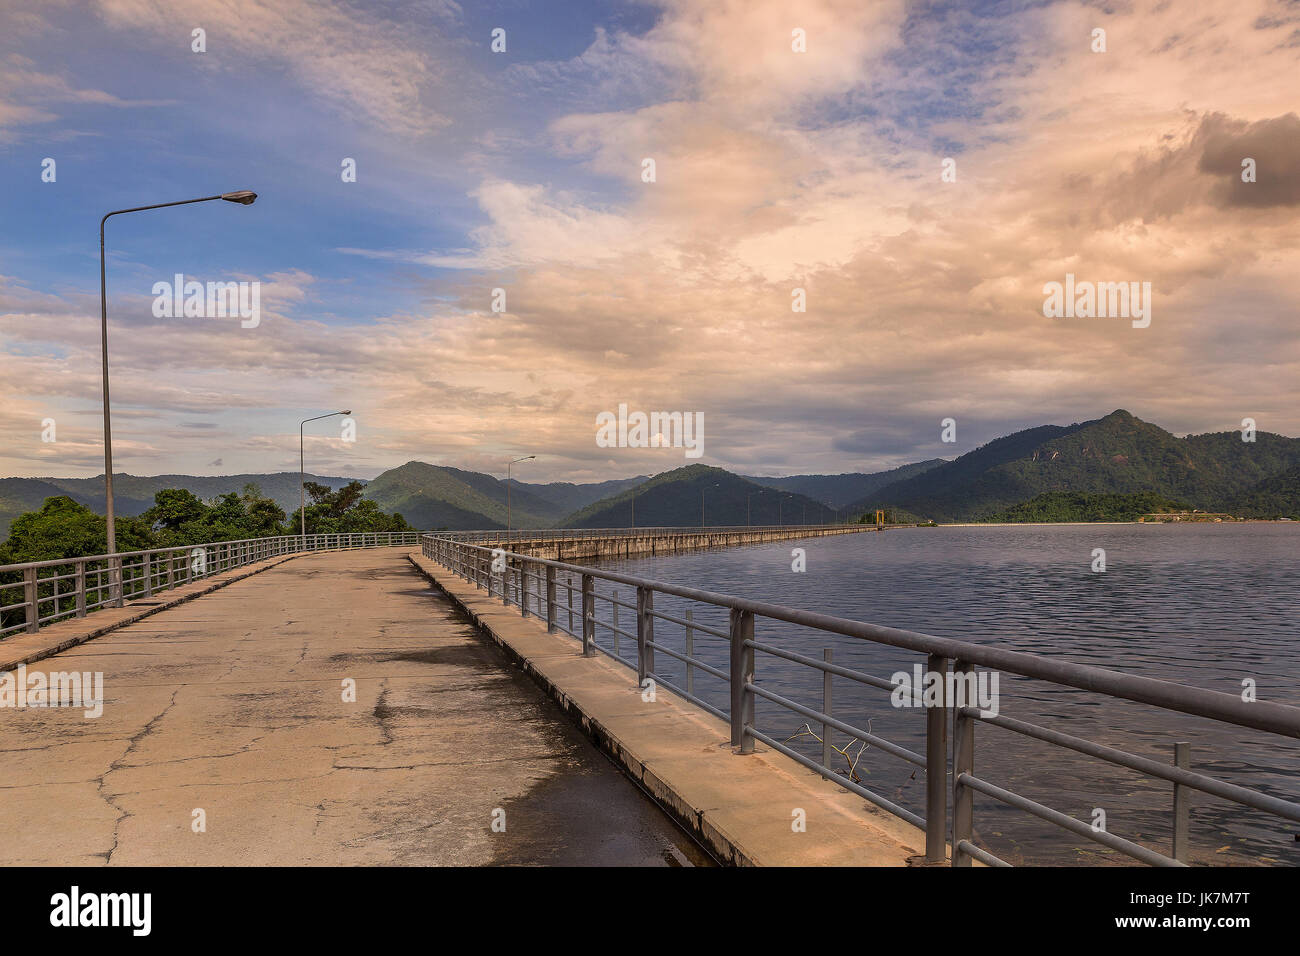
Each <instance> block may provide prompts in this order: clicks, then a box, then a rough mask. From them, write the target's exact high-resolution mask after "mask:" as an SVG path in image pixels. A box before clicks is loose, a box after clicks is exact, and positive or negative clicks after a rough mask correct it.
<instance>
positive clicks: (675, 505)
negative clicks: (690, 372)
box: [564, 465, 843, 528]
mask: <svg viewBox="0 0 1300 956" xmlns="http://www.w3.org/2000/svg"><path fill="white" fill-rule="evenodd" d="M634 498H635V500H633V499H634ZM701 508H703V522H704V524H705V525H707V526H716V525H745V524H754V525H765V524H781V523H784V524H791V525H793V524H803V523H805V522H806V523H808V524H824V523H828V522H830V521H833V520H834V519H835V511H834V510H833V509H831V508H828V507H826V506H825V505H824V504H822V503H821V502H819V501H814V500H813V499H811V498H808V497H807V496H805V495H800V494H795V493H793V492H784V491H780V490H779V489H776V488H771V487H767V486H765V485H760V484H758V483H756V482H754V481H751V480H750V479H748V478H742V477H741V476H740V475H733V474H732V473H731V472H729V471H726V470H725V469H722V468H713V467H710V466H709V465H687V466H686V467H684V468H677V469H675V470H673V471H666V472H664V473H663V474H659V475H655V476H654V477H653V478H651V479H650V480H649V481H646V482H644V483H642V484H640V485H638V486H637V487H636V488H629V489H626V490H624V491H621V492H619V493H618V494H616V495H612V496H610V497H608V498H603V499H601V500H600V501H597V502H594V503H592V504H590V505H588V506H587V507H585V508H582V509H580V510H579V511H577V512H575V513H573V514H571V515H569V516H568V517H567V518H566V519H565V520H564V526H565V527H570V528H627V527H631V526H632V525H633V515H634V513H635V526H636V527H639V528H651V527H660V528H664V527H699V525H700V523H701ZM841 517H843V515H841Z"/></svg>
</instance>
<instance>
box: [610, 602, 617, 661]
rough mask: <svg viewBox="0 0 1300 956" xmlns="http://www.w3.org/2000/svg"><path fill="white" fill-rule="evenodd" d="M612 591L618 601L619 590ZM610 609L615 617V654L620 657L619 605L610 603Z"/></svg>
mask: <svg viewBox="0 0 1300 956" xmlns="http://www.w3.org/2000/svg"><path fill="white" fill-rule="evenodd" d="M610 593H611V594H612V595H613V596H614V600H615V601H617V600H618V592H617V591H611V592H610ZM609 611H610V616H611V617H612V618H613V621H614V656H615V657H618V605H617V604H610V606H609Z"/></svg>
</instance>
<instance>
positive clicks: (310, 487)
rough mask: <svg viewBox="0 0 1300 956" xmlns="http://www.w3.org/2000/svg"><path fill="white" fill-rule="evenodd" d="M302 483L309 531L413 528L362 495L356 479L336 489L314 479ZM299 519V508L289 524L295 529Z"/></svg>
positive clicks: (357, 531) (361, 486) (346, 531)
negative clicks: (305, 493) (305, 496)
mask: <svg viewBox="0 0 1300 956" xmlns="http://www.w3.org/2000/svg"><path fill="white" fill-rule="evenodd" d="M304 487H305V488H306V490H307V497H308V498H309V499H310V503H309V504H308V505H307V533H308V534H350V533H360V532H363V531H410V530H412V529H411V526H410V525H409V524H407V523H406V519H405V518H403V517H402V516H401V515H400V514H387V513H386V512H384V511H383V509H381V508H380V507H379V505H378V503H376V502H375V501H373V500H371V499H370V498H366V497H363V495H364V491H365V486H364V485H363V484H362V483H361V482H359V481H351V482H348V484H346V485H344V486H343V487H342V488H339V489H338V490H337V491H336V490H332V489H330V488H329V487H327V486H325V485H320V484H317V483H316V482H314V481H309V482H307V483H306V485H305V486H304ZM300 521H301V510H299V511H295V512H294V513H293V514H292V515H291V516H290V520H289V524H290V526H291V527H292V528H294V529H295V530H296V529H297V528H299V527H300Z"/></svg>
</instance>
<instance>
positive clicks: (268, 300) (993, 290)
mask: <svg viewBox="0 0 1300 956" xmlns="http://www.w3.org/2000/svg"><path fill="white" fill-rule="evenodd" d="M196 29H202V30H203V31H204V37H205V41H206V50H205V52H195V51H194V49H193V45H194V39H193V35H194V31H195V30H196ZM496 29H501V30H504V31H505V33H504V36H505V46H506V49H505V52H494V51H493V50H492V48H491V45H492V34H493V31H494V30H496ZM1097 29H1102V30H1104V31H1105V52H1095V51H1094V49H1093V48H1094V47H1095V46H1097V45H1098V41H1097V40H1096V39H1094V31H1095V30H1097ZM795 31H802V36H803V37H804V38H806V39H805V40H804V43H805V45H806V51H805V52H799V51H797V50H796V49H794V47H796V46H798V45H799V42H798V36H799V35H798V34H796V32H795ZM1298 76H1300V3H1296V2H1294V0H1291V2H1287V0H1234V2H1233V3H1220V2H1211V0H1179V2H1149V3H1148V2H1132V3H1129V2H1124V0H1115V2H1106V3H1083V2H1043V3H1034V2H1007V3H987V4H979V3H971V2H954V3H952V4H939V3H933V4H932V3H900V2H872V0H804V2H769V0H653V2H644V3H642V2H635V3H634V2H602V3H595V2H565V3H557V2H554V0H495V2H482V3H471V2H468V0H465V2H462V3H457V2H455V0H409V2H404V0H395V2H383V3H374V2H366V3H362V2H359V0H358V2H345V0H220V2H218V0H85V2H82V0H3V4H0V173H2V174H3V176H4V181H5V183H6V188H5V189H4V190H3V191H0V223H2V224H3V225H2V227H0V475H27V476H33V475H77V476H81V475H94V474H98V473H100V472H102V470H103V467H102V466H103V459H102V444H101V442H102V423H101V419H100V414H101V406H100V366H99V315H98V311H99V301H98V295H97V293H98V288H97V279H98V261H97V255H98V249H97V241H96V240H97V235H96V234H97V227H98V221H99V218H100V216H102V215H103V214H104V213H105V212H107V211H109V210H113V209H120V208H124V207H131V206H138V205H145V204H149V203H157V202H167V201H170V200H177V199H185V198H191V197H196V196H205V195H211V194H213V193H218V192H224V191H229V190H235V189H253V190H256V191H257V192H258V193H259V194H260V198H259V199H258V201H257V203H256V204H255V205H252V206H247V207H245V206H236V205H233V204H230V203H221V202H215V203H207V204H200V205H193V206H185V207H180V208H175V209H165V210H157V211H151V212H145V213H139V214H134V215H130V216H122V217H117V218H114V219H111V220H109V224H108V289H109V314H110V332H109V340H110V353H111V373H112V396H113V414H114V453H115V467H116V470H119V471H128V472H131V473H134V474H157V473H165V472H187V473H199V474H217V473H231V472H236V471H278V470H294V469H296V468H297V452H298V449H297V435H296V431H297V425H298V422H299V421H300V420H301V419H303V418H306V417H309V416H312V415H317V414H320V413H322V412H327V411H332V410H335V409H341V408H350V409H352V410H353V412H354V418H355V421H356V429H357V434H356V438H357V440H356V441H355V442H353V443H349V442H345V441H343V440H342V438H341V436H340V429H339V426H338V424H337V420H326V421H323V422H317V423H314V424H312V425H309V426H308V428H309V430H310V431H311V438H310V440H309V442H308V445H307V455H308V462H309V469H311V470H315V471H318V472H322V473H331V474H347V475H358V476H363V477H372V476H374V475H376V474H378V473H379V472H380V471H382V470H384V469H385V468H387V467H391V466H393V465H397V464H401V463H402V462H405V461H408V460H411V459H419V460H424V461H430V462H435V463H443V464H452V465H457V466H460V467H466V468H472V469H476V470H483V471H488V472H492V473H502V472H504V461H505V459H506V458H511V457H517V456H519V455H526V454H536V455H537V456H538V460H537V461H536V462H529V463H528V464H527V465H525V466H523V468H524V469H526V470H525V471H522V472H521V476H522V477H524V478H525V479H526V480H577V481H583V480H599V479H604V478H610V477H619V476H624V475H629V474H636V473H648V472H657V471H662V470H666V469H669V468H673V467H677V466H679V465H681V464H683V463H686V459H685V458H684V456H683V452H682V450H681V449H671V448H653V449H617V448H615V449H611V448H601V447H598V446H597V444H596V441H595V435H596V427H595V420H596V415H597V414H598V413H599V412H601V411H606V410H609V411H612V410H615V409H616V408H617V407H618V405H619V404H620V403H626V404H627V405H628V406H629V407H630V408H631V409H633V410H636V409H642V410H646V411H683V412H702V413H703V415H704V422H705V437H704V456H703V458H702V459H700V460H701V461H704V462H706V463H709V464H717V465H721V466H723V467H728V468H733V469H736V470H739V471H742V472H746V473H757V474H794V473H807V472H842V471H851V470H876V469H880V468H887V467H892V466H894V465H898V464H901V463H904V462H907V461H913V460H917V459H922V458H929V457H934V456H943V457H952V456H953V455H956V454H960V453H962V452H964V451H968V450H970V449H971V448H973V447H975V446H976V445H978V444H981V443H983V442H985V441H988V440H989V439H991V438H993V437H996V436H997V435H1000V434H1004V433H1006V432H1008V431H1011V430H1014V429H1017V428H1023V427H1028V426H1031V425H1037V424H1043V423H1047V422H1054V423H1059V424H1068V423H1070V422H1073V421H1081V420H1086V419H1090V418H1095V417H1099V416H1101V415H1104V414H1106V413H1107V412H1109V411H1112V410H1113V409H1115V408H1121V407H1122V408H1127V409H1128V410H1129V411H1131V412H1133V413H1134V414H1136V415H1138V416H1139V417H1141V418H1145V419H1147V420H1150V421H1154V422H1156V423H1158V424H1160V425H1163V426H1164V427H1166V428H1169V429H1170V430H1172V431H1174V432H1176V433H1179V434H1184V433H1188V432H1204V431H1223V430H1228V429H1233V428H1237V427H1239V426H1240V424H1241V420H1242V419H1243V418H1244V417H1252V418H1254V419H1255V420H1256V421H1257V422H1258V425H1259V428H1261V429H1263V430H1268V431H1277V432H1282V433H1285V434H1290V435H1300V403H1297V402H1296V401H1295V397H1296V391H1297V382H1300V339H1298V338H1297V335H1296V326H1297V314H1298V313H1297V306H1298V305H1300V259H1298V257H1297V250H1298V248H1300V215H1298V213H1300V118H1298V117H1297V115H1296V111H1297V109H1300V96H1298V95H1297V94H1298V93H1300V85H1298V84H1297V77H1298ZM1246 158H1250V159H1254V160H1255V165H1256V170H1257V172H1256V181H1255V182H1253V183H1244V182H1242V161H1243V159H1246ZM50 159H52V160H54V165H53V170H54V177H53V180H54V181H52V182H51V181H46V180H47V179H49V178H50V177H49V176H48V174H47V175H45V176H44V177H43V171H44V170H46V169H48V168H49V166H50V164H49V163H48V162H46V161H47V160H50ZM345 159H352V160H355V164H356V181H355V182H345V181H344V176H343V175H342V169H343V163H344V160H345ZM647 159H652V160H653V161H654V181H653V182H646V181H644V179H645V177H644V175H643V171H644V169H645V160H647ZM945 159H951V160H954V161H955V163H954V165H953V167H952V168H953V169H954V170H955V181H951V182H945V181H944V178H943V176H942V172H943V167H944V160H945ZM949 178H954V177H949ZM177 273H182V274H184V275H185V276H186V278H187V279H195V280H198V281H203V282H206V281H250V282H251V281H257V282H260V283H261V308H262V312H261V321H260V323H259V324H258V325H257V326H256V327H255V328H244V327H242V326H241V323H240V322H239V320H238V319H219V318H197V317H191V318H166V317H164V318H156V317H155V316H154V314H153V304H154V296H153V293H152V289H153V285H154V283H156V282H159V281H170V280H171V279H172V277H173V276H174V275H175V274H177ZM1066 273H1073V274H1075V275H1076V276H1077V278H1078V279H1079V280H1080V281H1095V282H1150V283H1151V286H1152V295H1153V302H1152V321H1151V324H1150V326H1149V327H1148V328H1134V327H1133V325H1132V323H1131V322H1130V321H1129V320H1128V319H1125V318H1047V317H1045V316H1044V314H1043V301H1044V298H1045V297H1044V294H1043V287H1044V285H1045V284H1046V283H1048V282H1053V281H1057V282H1062V281H1064V278H1065V275H1066ZM494 289H502V290H504V292H505V311H504V312H494V311H493V310H492V302H493V290H494ZM795 289H803V290H805V295H806V301H807V311H806V312H802V313H800V312H794V311H792V301H793V299H792V294H793V290H795ZM944 418H953V419H955V421H956V422H957V442H956V443H955V444H944V443H942V442H941V441H940V432H941V426H940V422H941V420H942V419H944ZM46 419H53V420H54V422H55V429H56V431H55V437H56V440H55V441H53V442H50V441H42V434H43V431H45V432H46V437H48V429H43V427H42V422H43V421H45V420H46Z"/></svg>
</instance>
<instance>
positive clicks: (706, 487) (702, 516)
mask: <svg viewBox="0 0 1300 956" xmlns="http://www.w3.org/2000/svg"><path fill="white" fill-rule="evenodd" d="M716 487H718V482H716V481H715V482H714V483H713V484H711V485H705V486H704V487H703V488H701V489H700V527H701V528H705V527H707V525H706V524H705V523H704V493H705V492H706V491H708V490H709V489H710V488H716Z"/></svg>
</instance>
